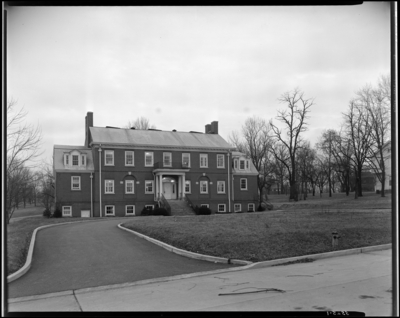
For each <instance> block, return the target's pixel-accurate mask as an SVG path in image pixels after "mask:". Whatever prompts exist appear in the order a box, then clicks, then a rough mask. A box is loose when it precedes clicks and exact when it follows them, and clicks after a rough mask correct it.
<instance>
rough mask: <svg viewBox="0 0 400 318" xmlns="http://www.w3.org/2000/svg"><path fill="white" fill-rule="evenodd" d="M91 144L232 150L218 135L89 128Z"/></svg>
mask: <svg viewBox="0 0 400 318" xmlns="http://www.w3.org/2000/svg"><path fill="white" fill-rule="evenodd" d="M90 133H91V136H92V144H112V145H130V146H145V147H149V146H150V147H151V146H154V147H177V148H201V149H224V150H228V149H231V150H232V149H234V148H233V147H232V146H231V145H229V144H228V143H227V142H226V141H225V140H224V139H223V138H222V137H221V136H220V135H217V134H200V133H190V132H177V131H157V130H138V129H113V128H103V127H90Z"/></svg>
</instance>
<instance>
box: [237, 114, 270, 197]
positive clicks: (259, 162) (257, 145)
mask: <svg viewBox="0 0 400 318" xmlns="http://www.w3.org/2000/svg"><path fill="white" fill-rule="evenodd" d="M270 129H271V128H270V126H269V125H268V123H266V122H265V120H264V119H261V118H258V117H255V116H254V117H251V118H248V119H247V120H246V121H245V123H244V125H243V126H242V135H243V140H240V138H239V136H238V133H236V132H233V133H232V134H231V136H230V137H229V139H230V142H231V143H232V144H233V145H234V146H235V147H236V148H237V149H238V151H241V152H243V153H245V154H246V155H247V156H248V157H249V158H250V159H251V161H252V163H253V164H254V166H255V168H256V169H257V171H258V172H259V175H258V191H259V194H260V196H259V200H260V202H259V203H260V205H261V202H262V191H263V189H264V188H265V186H266V184H267V180H268V178H270V177H271V172H272V166H271V164H270V159H271V157H270V156H268V151H269V149H270V147H271V146H272V140H271V136H270V135H269V132H270Z"/></svg>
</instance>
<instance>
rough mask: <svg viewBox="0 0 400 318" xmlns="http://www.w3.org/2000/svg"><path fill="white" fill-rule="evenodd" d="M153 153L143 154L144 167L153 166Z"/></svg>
mask: <svg viewBox="0 0 400 318" xmlns="http://www.w3.org/2000/svg"><path fill="white" fill-rule="evenodd" d="M153 159H154V153H153V152H149V151H146V152H145V153H144V166H145V167H152V166H153V164H154V160H153Z"/></svg>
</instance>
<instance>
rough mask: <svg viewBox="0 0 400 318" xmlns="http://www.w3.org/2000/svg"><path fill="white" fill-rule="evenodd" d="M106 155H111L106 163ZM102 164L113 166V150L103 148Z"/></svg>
mask: <svg viewBox="0 0 400 318" xmlns="http://www.w3.org/2000/svg"><path fill="white" fill-rule="evenodd" d="M107 155H111V159H112V162H111V163H107ZM104 165H105V166H113V165H114V150H104Z"/></svg>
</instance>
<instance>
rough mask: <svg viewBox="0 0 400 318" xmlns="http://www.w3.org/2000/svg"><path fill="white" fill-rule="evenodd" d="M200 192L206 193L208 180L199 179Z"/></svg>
mask: <svg viewBox="0 0 400 318" xmlns="http://www.w3.org/2000/svg"><path fill="white" fill-rule="evenodd" d="M200 193H208V182H207V181H200Z"/></svg>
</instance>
